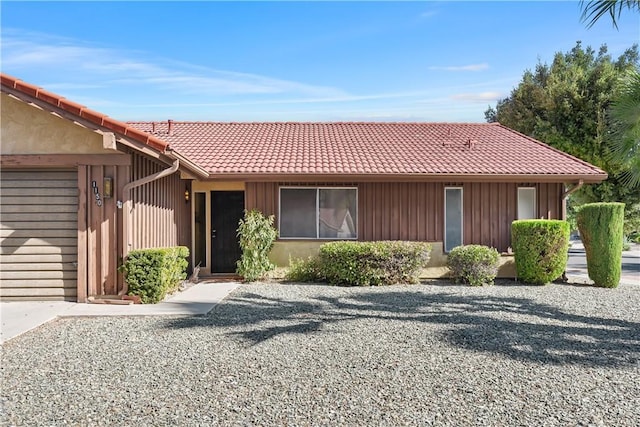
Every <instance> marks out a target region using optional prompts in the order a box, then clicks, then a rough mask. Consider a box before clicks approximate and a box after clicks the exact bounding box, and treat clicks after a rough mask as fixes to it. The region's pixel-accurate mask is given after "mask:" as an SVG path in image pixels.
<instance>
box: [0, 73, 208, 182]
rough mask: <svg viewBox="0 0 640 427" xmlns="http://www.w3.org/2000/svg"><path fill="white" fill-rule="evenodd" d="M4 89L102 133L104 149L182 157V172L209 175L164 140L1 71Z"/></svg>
mask: <svg viewBox="0 0 640 427" xmlns="http://www.w3.org/2000/svg"><path fill="white" fill-rule="evenodd" d="M1 78H2V85H1V90H2V92H3V93H6V94H7V95H8V96H10V97H12V98H14V99H16V100H18V101H22V102H24V103H26V104H28V105H30V106H32V107H34V108H37V109H39V110H42V111H46V112H49V113H50V114H52V115H54V116H56V117H59V118H62V119H65V120H68V121H70V122H71V123H73V124H75V125H77V126H80V127H83V128H85V129H89V130H91V131H94V132H96V133H99V134H100V135H102V137H103V147H104V148H105V149H111V150H117V151H126V150H123V147H128V148H129V149H131V150H135V151H138V152H140V153H143V154H146V155H148V156H150V157H153V158H155V159H157V160H160V161H161V162H163V163H166V164H167V165H171V164H173V162H174V161H175V160H180V165H181V168H180V169H181V172H183V173H185V174H186V176H187V177H190V178H193V179H205V178H208V177H209V174H208V173H207V171H206V170H204V169H202V168H201V167H199V166H198V165H196V164H195V163H193V162H191V161H190V160H188V159H187V158H185V157H184V156H182V155H181V154H180V153H178V152H177V151H175V150H173V149H171V147H169V144H168V143H167V142H165V141H162V140H161V139H159V138H157V137H155V136H153V135H149V134H147V133H145V132H142V131H140V130H137V129H135V128H133V127H131V126H128V125H126V124H125V123H122V122H119V121H117V120H114V119H111V118H110V117H108V116H105V115H103V114H100V113H97V112H95V111H93V110H90V109H87V108H85V107H83V106H82V105H79V104H76V103H73V102H71V101H68V100H66V99H64V98H61V97H59V96H57V95H55V94H52V93H51V92H47V91H45V90H42V89H40V88H37V87H36V86H33V85H30V84H27V83H24V82H22V81H20V80H17V79H13V78H11V77H9V76H6V75H5V74H2V76H1Z"/></svg>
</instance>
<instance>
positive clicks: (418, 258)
mask: <svg viewBox="0 0 640 427" xmlns="http://www.w3.org/2000/svg"><path fill="white" fill-rule="evenodd" d="M430 251H431V245H429V244H427V243H422V242H401V241H381V242H351V241H340V242H329V243H325V244H323V245H322V246H321V247H320V264H321V267H322V276H323V277H324V278H325V280H326V281H328V282H329V283H331V284H336V285H346V286H370V285H374V286H377V285H391V284H395V283H417V282H418V281H419V278H418V275H419V273H420V270H421V269H422V268H424V267H425V266H426V264H427V262H428V261H429V254H430Z"/></svg>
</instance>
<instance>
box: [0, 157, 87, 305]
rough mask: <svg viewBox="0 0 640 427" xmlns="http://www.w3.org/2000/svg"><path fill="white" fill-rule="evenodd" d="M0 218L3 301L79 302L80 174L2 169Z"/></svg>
mask: <svg viewBox="0 0 640 427" xmlns="http://www.w3.org/2000/svg"><path fill="white" fill-rule="evenodd" d="M0 218H1V219H0V223H1V225H0V242H1V243H2V244H1V253H0V279H1V280H0V296H1V297H2V299H3V300H5V301H7V300H13V299H20V300H28V299H34V300H63V299H67V300H75V299H76V296H77V289H76V284H77V265H78V250H77V248H78V244H77V243H78V186H77V172H76V171H75V170H24V169H21V170H11V169H3V170H2V171H1V172H0Z"/></svg>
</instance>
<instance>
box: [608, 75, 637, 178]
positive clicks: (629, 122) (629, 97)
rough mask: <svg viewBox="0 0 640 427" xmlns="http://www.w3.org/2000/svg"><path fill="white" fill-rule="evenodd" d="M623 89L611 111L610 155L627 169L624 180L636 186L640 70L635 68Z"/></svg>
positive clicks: (623, 83)
mask: <svg viewBox="0 0 640 427" xmlns="http://www.w3.org/2000/svg"><path fill="white" fill-rule="evenodd" d="M620 89H621V90H620V92H619V94H618V95H617V96H616V98H615V99H614V100H613V102H612V104H611V106H610V107H609V112H608V114H609V122H610V130H611V133H610V139H609V146H610V148H611V154H610V156H611V159H612V160H614V161H616V162H619V163H621V164H622V165H623V166H624V167H625V169H626V172H624V173H623V176H622V179H621V182H622V183H624V184H625V185H628V186H629V187H630V188H634V187H637V186H640V72H639V71H638V70H637V69H635V70H631V71H630V72H629V74H628V75H627V76H626V77H625V78H624V79H623V80H622V82H621V88H620Z"/></svg>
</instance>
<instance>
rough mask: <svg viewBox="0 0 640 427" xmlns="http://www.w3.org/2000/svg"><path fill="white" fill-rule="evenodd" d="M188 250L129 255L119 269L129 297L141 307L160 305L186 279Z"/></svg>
mask: <svg viewBox="0 0 640 427" xmlns="http://www.w3.org/2000/svg"><path fill="white" fill-rule="evenodd" d="M188 256H189V249H188V248H186V247H184V246H175V247H171V248H155V249H138V250H134V251H131V252H129V254H128V255H127V258H126V260H125V262H124V264H123V265H122V267H121V270H122V272H123V273H124V280H125V281H126V282H127V285H128V287H129V291H128V293H129V295H137V296H139V297H140V300H141V301H142V302H143V303H144V304H149V303H151V304H154V303H157V302H159V301H162V300H163V299H164V297H165V296H166V295H167V293H169V292H173V291H174V290H176V289H177V288H178V286H180V283H181V282H182V281H183V280H184V279H186V277H187V274H186V269H187V265H188V262H187V257H188Z"/></svg>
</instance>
